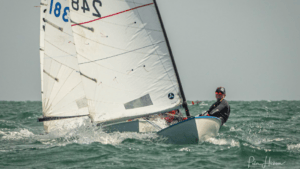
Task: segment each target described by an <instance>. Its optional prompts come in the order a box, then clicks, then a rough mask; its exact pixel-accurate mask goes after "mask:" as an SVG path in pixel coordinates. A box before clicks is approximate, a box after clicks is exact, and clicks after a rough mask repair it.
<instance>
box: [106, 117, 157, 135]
mask: <svg viewBox="0 0 300 169" xmlns="http://www.w3.org/2000/svg"><path fill="white" fill-rule="evenodd" d="M102 128H103V130H105V131H106V132H138V133H145V132H157V128H155V127H154V126H153V125H152V124H151V123H149V122H147V121H145V120H134V121H125V122H119V123H113V124H109V125H104V126H102Z"/></svg>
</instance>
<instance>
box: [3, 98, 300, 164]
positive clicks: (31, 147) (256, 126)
mask: <svg viewBox="0 0 300 169" xmlns="http://www.w3.org/2000/svg"><path fill="white" fill-rule="evenodd" d="M212 103H213V101H204V102H203V103H202V105H198V106H189V107H190V110H191V114H192V115H197V114H199V113H201V112H203V111H205V110H207V109H208V108H209V106H210V105H211V104H212ZM229 104H230V105H231V115H230V118H229V120H228V122H227V123H226V124H225V126H223V127H222V128H221V129H220V132H219V135H218V136H217V137H216V138H210V139H209V140H207V141H204V142H200V143H199V144H187V145H176V144H170V143H167V142H166V141H165V139H164V138H161V137H159V136H157V135H156V134H138V133H111V134H108V133H104V132H103V131H102V130H101V129H99V128H97V127H94V126H89V125H88V126H87V127H80V128H78V129H76V130H71V131H68V132H66V133H64V134H63V135H60V136H58V135H56V134H55V133H50V134H48V135H41V134H42V133H43V132H44V131H43V124H42V123H38V122H36V121H37V118H38V117H39V116H41V114H42V107H41V102H8V101H1V102H0V168H104V169H109V168H151V169H152V168H212V169H218V168H220V169H221V168H222V169H223V168H228V169H233V168H234V169H238V168H272V169H273V168H282V169H286V168H289V169H291V168H292V169H299V168H300V134H299V131H300V130H299V127H300V123H299V120H300V101H253V102H247V101H229Z"/></svg>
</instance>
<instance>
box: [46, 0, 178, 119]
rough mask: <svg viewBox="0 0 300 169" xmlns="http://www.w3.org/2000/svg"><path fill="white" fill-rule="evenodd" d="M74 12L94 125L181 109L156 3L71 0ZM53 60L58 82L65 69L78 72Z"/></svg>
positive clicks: (74, 33)
mask: <svg viewBox="0 0 300 169" xmlns="http://www.w3.org/2000/svg"><path fill="white" fill-rule="evenodd" d="M69 7H70V8H69V9H70V16H71V23H72V30H73V36H74V43H75V44H76V52H77V58H78V64H79V71H80V76H81V79H82V82H83V86H84V91H85V94H86V98H87V104H88V107H89V111H90V117H91V118H92V119H93V121H96V122H106V121H113V120H118V119H129V118H132V117H139V116H144V115H148V114H153V113H158V112H164V111H167V110H170V109H174V108H176V107H178V106H180V105H181V104H182V102H183V100H182V97H181V94H180V90H179V85H178V81H177V78H176V75H175V72H174V68H173V65H172V61H171V58H170V54H169V52H168V47H167V44H166V40H165V38H164V34H163V31H162V28H161V24H160V22H159V18H158V15H157V11H156V9H155V6H154V3H153V0H69ZM49 21H50V19H49ZM51 22H52V23H54V24H55V25H58V24H59V23H58V22H55V21H54V20H53V21H52V20H51ZM47 26H48V25H47ZM49 27H51V29H53V30H54V29H55V30H56V33H57V34H59V33H61V34H62V32H61V31H60V30H59V29H57V28H55V27H54V26H49ZM65 27H66V26H64V27H63V29H64V30H63V31H64V32H65ZM70 41H71V40H70ZM65 45H66V46H68V45H69V44H65ZM60 47H61V46H60ZM51 48H53V49H54V48H55V47H54V46H51ZM65 49H67V47H65ZM63 53H64V52H57V53H56V55H57V56H63V55H64V54H63ZM67 53H69V54H70V55H72V56H73V55H74V56H75V54H76V53H75V52H74V51H73V52H71V51H68V52H67ZM53 55H54V54H53ZM51 56H52V55H51ZM69 58H71V57H69ZM53 61H54V60H51V65H52V69H53V71H52V74H51V75H52V76H54V77H56V78H58V79H59V81H60V78H59V77H57V75H59V72H58V71H57V70H61V67H62V66H64V67H65V69H68V68H69V69H68V70H69V71H71V70H76V68H75V65H73V64H71V65H70V63H71V62H69V61H68V62H63V59H62V58H60V63H61V64H55V63H54V64H53ZM49 62H50V60H49ZM54 62H55V61H54ZM49 64H50V63H49ZM54 67H55V69H54ZM66 71H67V70H66ZM71 72H72V71H71ZM48 80H50V81H51V82H52V83H53V85H52V86H54V84H55V83H56V82H55V80H53V78H49V76H48ZM76 82H77V81H76ZM78 83H79V82H78ZM50 85H51V84H50ZM49 98H51V96H50V97H49Z"/></svg>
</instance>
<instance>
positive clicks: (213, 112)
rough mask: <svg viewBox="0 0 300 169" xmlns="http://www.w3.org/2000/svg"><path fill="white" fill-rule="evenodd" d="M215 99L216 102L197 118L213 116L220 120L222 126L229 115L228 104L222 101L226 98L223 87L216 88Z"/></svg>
mask: <svg viewBox="0 0 300 169" xmlns="http://www.w3.org/2000/svg"><path fill="white" fill-rule="evenodd" d="M215 94H216V99H217V102H215V103H214V104H213V105H212V106H210V108H209V109H208V110H207V111H206V112H204V113H203V114H200V115H199V116H215V117H218V118H220V119H221V120H222V125H223V124H224V123H226V121H227V120H228V117H229V115H230V106H229V104H228V102H227V101H226V100H225V99H224V98H225V96H226V92H225V88H224V87H218V88H217V89H216V93H215Z"/></svg>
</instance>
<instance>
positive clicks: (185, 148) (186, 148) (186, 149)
mask: <svg viewBox="0 0 300 169" xmlns="http://www.w3.org/2000/svg"><path fill="white" fill-rule="evenodd" d="M179 151H191V149H189V148H188V147H184V148H181V149H179Z"/></svg>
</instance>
